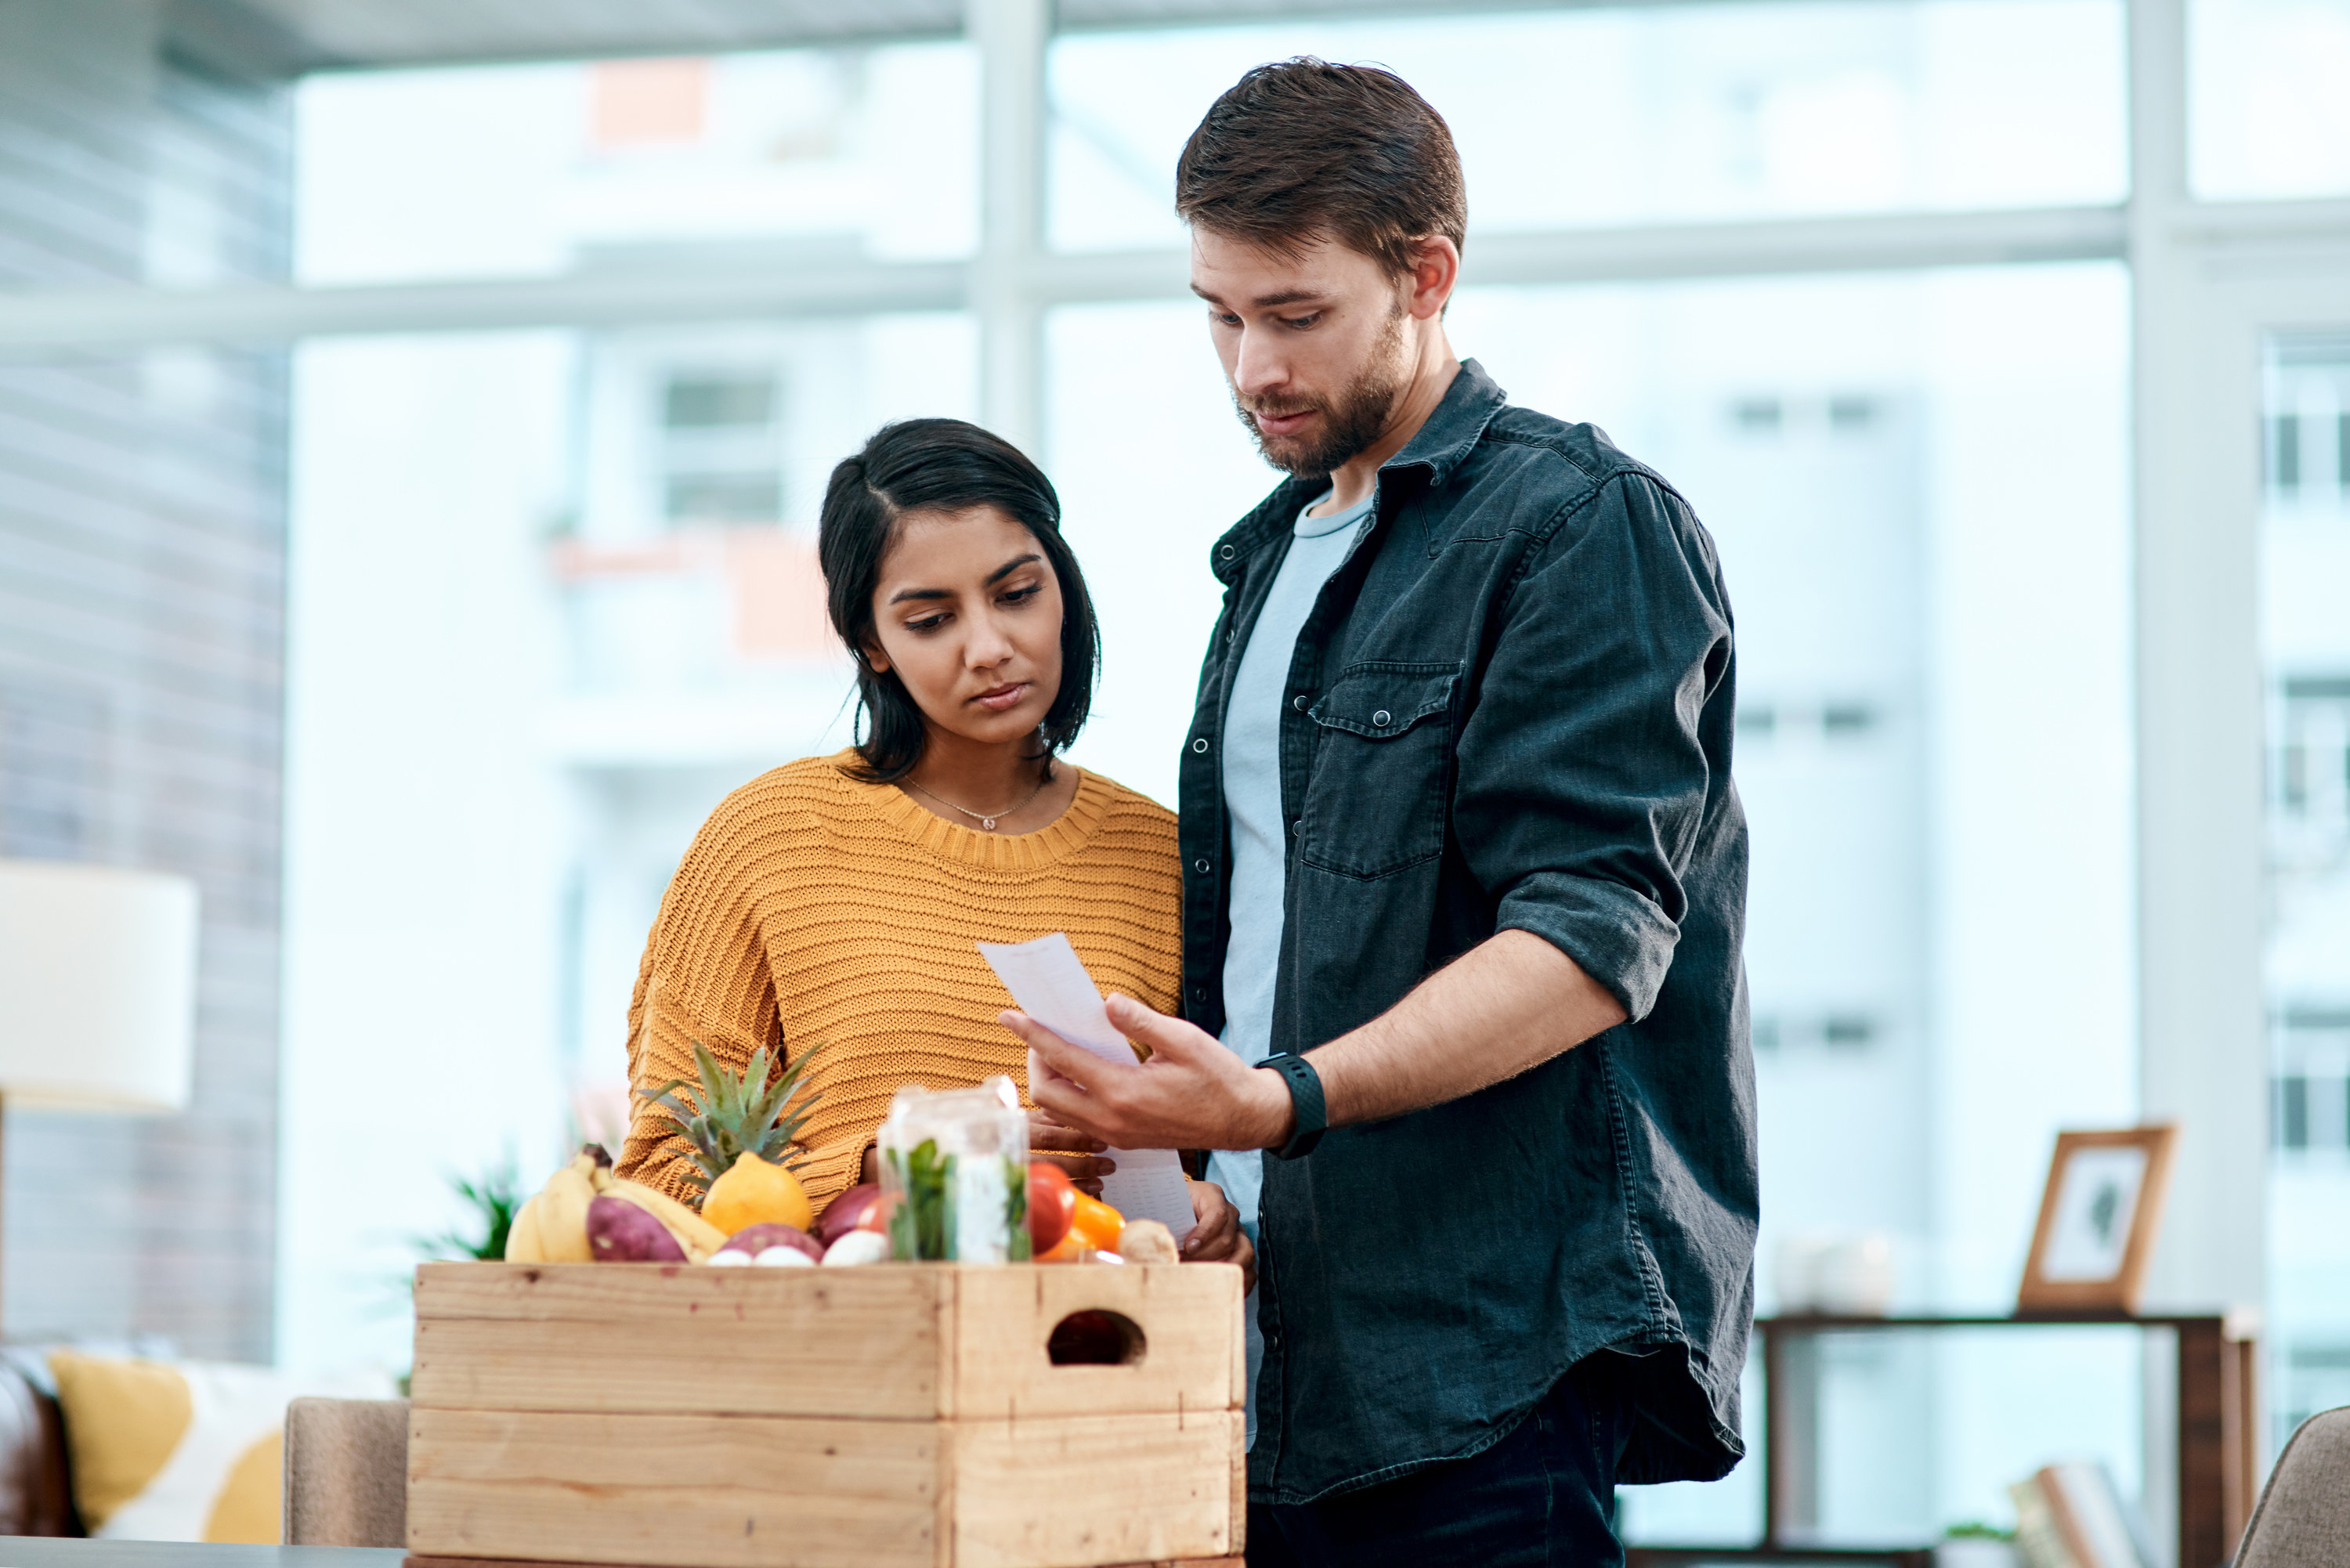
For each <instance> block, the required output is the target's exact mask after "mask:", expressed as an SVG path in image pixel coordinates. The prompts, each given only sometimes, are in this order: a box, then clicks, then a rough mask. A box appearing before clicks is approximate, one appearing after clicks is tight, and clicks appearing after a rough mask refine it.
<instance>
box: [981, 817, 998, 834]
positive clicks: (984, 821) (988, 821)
mask: <svg viewBox="0 0 2350 1568" xmlns="http://www.w3.org/2000/svg"><path fill="white" fill-rule="evenodd" d="M979 825H980V826H982V827H983V828H985V829H987V831H988V832H990V833H993V832H994V831H995V818H993V817H992V816H983V817H981V818H980V819H979Z"/></svg>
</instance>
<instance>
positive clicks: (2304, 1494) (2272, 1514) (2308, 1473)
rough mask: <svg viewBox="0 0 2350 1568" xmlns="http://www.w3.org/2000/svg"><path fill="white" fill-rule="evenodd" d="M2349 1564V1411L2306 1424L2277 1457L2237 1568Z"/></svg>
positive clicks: (2332, 1412) (2323, 1415)
mask: <svg viewBox="0 0 2350 1568" xmlns="http://www.w3.org/2000/svg"><path fill="white" fill-rule="evenodd" d="M2343 1563H2350V1406H2345V1407H2343V1408H2341V1409H2339V1410H2326V1411H2324V1412H2322V1413H2320V1414H2318V1415H2315V1416H2312V1417H2310V1418H2309V1419H2308V1420H2306V1421H2303V1423H2302V1424H2301V1430H2299V1431H2297V1432H2295V1433H2294V1434H2293V1440H2292V1441H2291V1442H2288V1443H2287V1444H2285V1446H2284V1452H2283V1453H2282V1454H2279V1455H2278V1456H2277V1462H2276V1469H2273V1470H2272V1471H2271V1472H2269V1484H2268V1485H2267V1486H2265V1487H2263V1488H2262V1490H2261V1501H2260V1506H2259V1507H2258V1508H2255V1509H2254V1510H2252V1518H2251V1523H2249V1524H2247V1525H2245V1526H2244V1542H2243V1544H2242V1545H2241V1546H2240V1547H2238V1548H2237V1550H2236V1561H2235V1568H2341V1565H2342V1564H2343Z"/></svg>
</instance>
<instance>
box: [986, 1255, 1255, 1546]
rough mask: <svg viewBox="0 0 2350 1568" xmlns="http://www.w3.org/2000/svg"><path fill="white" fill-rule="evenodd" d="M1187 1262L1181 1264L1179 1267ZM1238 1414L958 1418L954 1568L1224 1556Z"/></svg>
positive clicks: (1239, 1434) (1237, 1442) (1230, 1541)
mask: <svg viewBox="0 0 2350 1568" xmlns="http://www.w3.org/2000/svg"><path fill="white" fill-rule="evenodd" d="M1179 1266H1180V1265H1179ZM1242 1421H1243V1416H1242V1413H1241V1412H1239V1411H1237V1410H1212V1411H1201V1412H1185V1413H1183V1414H1180V1415H1166V1414H1154V1415H1133V1416H1076V1417H1058V1418H1055V1419H1050V1420H1024V1421H957V1422H954V1423H952V1424H951V1426H950V1427H948V1428H946V1430H948V1431H950V1432H951V1434H952V1438H951V1440H952V1442H953V1444H954V1452H953V1463H954V1489H955V1490H954V1498H953V1502H952V1509H951V1512H952V1519H953V1525H952V1531H953V1533H952V1536H951V1546H952V1554H951V1557H950V1558H949V1560H948V1561H949V1563H951V1568H1095V1565H1097V1564H1099V1563H1149V1562H1160V1561H1164V1560H1166V1559H1169V1558H1190V1557H1221V1556H1224V1555H1226V1554H1227V1553H1229V1552H1231V1551H1232V1548H1233V1547H1234V1546H1235V1545H1237V1544H1238V1542H1234V1541H1233V1539H1232V1495H1231V1490H1230V1488H1229V1486H1228V1485H1227V1482H1226V1478H1227V1477H1228V1476H1229V1475H1230V1473H1231V1470H1230V1466H1231V1455H1232V1452H1233V1451H1234V1450H1236V1449H1239V1448H1240V1446H1241V1441H1242V1431H1241V1426H1242Z"/></svg>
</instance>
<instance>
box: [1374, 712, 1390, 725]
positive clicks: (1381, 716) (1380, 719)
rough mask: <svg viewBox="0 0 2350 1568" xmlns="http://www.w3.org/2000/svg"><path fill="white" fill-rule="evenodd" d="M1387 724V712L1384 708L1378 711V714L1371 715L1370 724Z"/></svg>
mask: <svg viewBox="0 0 2350 1568" xmlns="http://www.w3.org/2000/svg"><path fill="white" fill-rule="evenodd" d="M1371 722H1372V723H1374V724H1384V723H1386V722H1388V711H1387V710H1386V709H1385V708H1382V709H1380V710H1379V711H1378V712H1376V713H1374V714H1372V715H1371Z"/></svg>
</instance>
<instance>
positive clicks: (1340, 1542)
mask: <svg viewBox="0 0 2350 1568" xmlns="http://www.w3.org/2000/svg"><path fill="white" fill-rule="evenodd" d="M1615 1360H1616V1358H1615V1357H1614V1356H1612V1355H1607V1353H1605V1352H1602V1353H1601V1354H1599V1355H1594V1356H1591V1357H1589V1358H1588V1359H1586V1360H1584V1361H1579V1362H1577V1363H1575V1366H1572V1367H1570V1368H1568V1370H1567V1374H1566V1376H1564V1377H1562V1378H1560V1379H1559V1380H1558V1382H1557V1383H1556V1384H1555V1385H1554V1386H1552V1388H1551V1391H1550V1392H1549V1393H1548V1394H1547V1395H1545V1396H1544V1397H1543V1401H1542V1403H1541V1404H1539V1405H1536V1406H1535V1407H1534V1409H1533V1410H1532V1411H1530V1412H1528V1413H1527V1415H1526V1417H1525V1418H1524V1419H1523V1420H1522V1421H1520V1422H1519V1423H1518V1425H1517V1427H1516V1428H1515V1429H1514V1430H1513V1431H1512V1432H1511V1433H1510V1435H1509V1436H1508V1437H1506V1438H1503V1439H1502V1440H1501V1441H1500V1442H1498V1443H1496V1444H1494V1445H1493V1446H1492V1448H1490V1449H1486V1450H1485V1451H1484V1452H1483V1453H1482V1454H1478V1455H1475V1456H1474V1457H1472V1458H1470V1459H1455V1460H1452V1461H1451V1462H1450V1463H1447V1464H1441V1465H1435V1466H1431V1467H1430V1468H1429V1469H1424V1470H1418V1471H1415V1472H1413V1473H1412V1474H1410V1475H1408V1476H1405V1477H1403V1478H1402V1479H1401V1480H1391V1481H1387V1482H1383V1483H1382V1484H1380V1485H1378V1486H1371V1487H1365V1488H1364V1489H1363V1490H1360V1491H1350V1492H1342V1493H1340V1494H1339V1495H1338V1496H1336V1497H1331V1498H1325V1499H1323V1500H1322V1501H1319V1502H1308V1503H1275V1504H1272V1505H1266V1504H1263V1503H1251V1504H1250V1505H1249V1519H1248V1563H1249V1568H1390V1565H1392V1568H1451V1565H1453V1564H1458V1565H1460V1568H1519V1565H1521V1564H1523V1565H1524V1568H1623V1563H1624V1548H1623V1546H1622V1545H1621V1544H1620V1543H1618V1542H1617V1539H1616V1530H1615V1512H1616V1465H1617V1459H1620V1458H1621V1457H1622V1456H1623V1452H1624V1442H1625V1439H1626V1438H1627V1437H1628V1436H1629V1435H1630V1432H1631V1420H1632V1411H1631V1402H1630V1399H1629V1397H1627V1393H1626V1391H1625V1386H1624V1383H1623V1380H1622V1379H1621V1378H1620V1377H1618V1376H1614V1375H1613V1372H1612V1369H1611V1367H1610V1366H1609V1365H1608V1364H1609V1363H1612V1362H1614V1361H1615Z"/></svg>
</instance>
